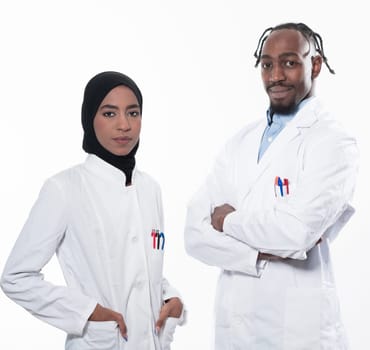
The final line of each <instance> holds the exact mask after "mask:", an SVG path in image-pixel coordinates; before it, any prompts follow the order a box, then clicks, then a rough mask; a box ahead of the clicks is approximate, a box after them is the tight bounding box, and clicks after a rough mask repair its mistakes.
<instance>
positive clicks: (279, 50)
mask: <svg viewBox="0 0 370 350" xmlns="http://www.w3.org/2000/svg"><path fill="white" fill-rule="evenodd" d="M310 46H312V44H311V45H310V44H309V42H308V41H307V39H306V38H305V37H304V36H303V35H302V34H301V33H300V32H298V31H297V30H294V29H280V30H277V31H274V32H272V33H271V34H270V35H269V36H268V38H267V39H266V42H265V43H264V45H263V48H262V53H261V75H262V80H263V84H264V87H265V90H266V92H267V94H268V96H269V99H270V107H271V109H272V110H273V111H274V112H277V113H281V114H287V113H290V112H291V111H292V110H294V109H295V107H296V106H297V105H298V104H299V103H300V102H301V101H302V100H303V99H304V98H306V97H309V96H310V95H311V94H312V84H313V79H314V78H316V77H317V76H318V74H319V72H320V68H321V56H315V57H313V55H314V48H313V47H310Z"/></svg>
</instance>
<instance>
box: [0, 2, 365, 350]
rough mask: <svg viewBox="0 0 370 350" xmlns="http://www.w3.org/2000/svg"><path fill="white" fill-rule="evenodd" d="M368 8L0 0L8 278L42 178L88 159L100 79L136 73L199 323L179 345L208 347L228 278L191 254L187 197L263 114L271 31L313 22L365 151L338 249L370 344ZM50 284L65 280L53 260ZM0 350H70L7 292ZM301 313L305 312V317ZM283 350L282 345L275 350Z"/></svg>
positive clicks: (145, 154) (0, 186)
mask: <svg viewBox="0 0 370 350" xmlns="http://www.w3.org/2000/svg"><path fill="white" fill-rule="evenodd" d="M365 3H366V2H365V1H363V2H361V1H359V0H352V1H351V2H348V1H346V2H340V1H322V0H321V1H316V0H311V1H305V2H304V1H302V2H298V1H286V0H280V1H279V0H266V1H246V0H244V1H242V0H239V1H237V0H223V1H222V0H203V1H202V0H186V1H174V0H172V1H170V0H168V1H164V0H162V1H154V0H153V1H151V0H146V1H145V0H135V1H129V0H127V1H124V0H121V1H118V0H104V1H97V0H89V1H87V0H86V1H77V0H76V1H72V0H64V1H50V0H49V1H46V0H45V1H41V0H33V1H27V0H18V1H3V2H2V3H1V5H0V33H1V34H0V38H1V41H0V43H1V56H0V57H1V58H0V62H1V64H0V99H1V108H0V115H1V116H0V118H1V128H0V155H1V158H0V159H1V164H2V165H1V172H0V180H1V181H0V210H1V212H0V218H1V236H0V237H1V241H0V242H1V244H0V270H2V268H3V265H4V263H5V260H6V258H7V256H8V254H9V252H10V249H11V247H12V245H13V244H14V241H15V239H16V237H17V235H18V233H19V231H20V230H21V227H22V225H23V223H24V221H25V219H26V217H27V215H28V212H29V210H30V207H31V206H32V204H33V202H34V201H35V199H36V197H37V194H38V191H39V189H40V186H41V185H42V183H43V181H44V180H45V179H46V178H47V177H49V176H51V175H52V174H54V173H55V172H57V171H60V170H62V169H64V168H67V167H69V166H71V165H74V164H76V163H79V162H81V161H83V160H84V158H85V153H84V152H83V151H82V148H81V140H82V128H81V124H80V106H81V102H82V93H83V88H84V86H85V84H86V82H87V81H88V80H89V79H90V78H91V77H92V76H93V75H95V74H96V73H98V72H101V71H104V70H118V71H121V72H123V73H126V74H128V75H129V76H131V77H132V78H133V79H134V80H135V81H136V82H137V84H138V85H139V87H140V88H141V90H142V93H143V96H144V111H143V112H144V114H143V130H142V135H141V144H140V148H139V151H138V155H137V161H138V166H139V167H140V168H141V169H142V170H145V171H147V172H149V173H150V174H151V175H153V176H154V177H155V178H156V179H157V180H158V181H159V182H160V184H161V186H162V190H163V199H164V205H165V215H166V237H167V242H166V246H167V255H166V259H165V275H166V277H167V278H168V279H169V280H170V282H171V283H172V284H173V285H175V286H176V287H177V288H178V289H179V290H180V291H181V293H182V295H183V297H184V299H185V301H186V305H187V308H188V310H189V318H188V324H187V325H186V326H184V327H182V328H178V331H177V333H176V336H175V342H174V344H173V350H182V349H196V350H197V349H209V348H210V344H211V337H212V322H213V313H212V310H213V298H214V290H215V283H216V278H217V275H218V270H217V269H216V268H213V267H209V266H206V265H203V264H201V263H200V262H198V261H196V260H194V259H192V258H190V257H189V256H187V255H186V253H185V251H184V248H183V246H184V245H183V226H184V218H185V212H186V203H187V202H188V200H189V198H190V196H191V195H192V194H193V193H194V192H195V190H196V189H197V187H198V186H199V185H200V183H201V182H202V181H203V180H204V178H205V176H206V174H207V172H208V171H209V169H210V167H211V165H212V162H213V160H214V157H215V155H216V154H217V152H218V151H219V149H220V147H221V146H222V145H223V144H224V142H225V140H226V139H227V138H229V137H230V136H231V135H232V134H234V133H235V132H236V131H237V130H239V129H240V128H241V127H242V126H243V125H245V124H246V123H248V122H250V121H252V120H254V119H256V118H260V117H263V115H264V111H265V109H266V107H267V98H266V96H265V93H264V91H263V88H262V84H261V82H260V76H259V69H255V68H254V58H253V52H254V50H255V47H256V44H257V40H258V38H259V36H260V34H261V33H262V32H263V30H264V29H265V28H267V27H270V26H274V25H276V24H279V23H282V22H286V21H294V22H298V21H303V22H305V23H306V24H308V25H309V26H311V27H312V28H313V29H314V30H316V31H317V32H319V33H320V34H321V35H322V37H323V39H324V48H325V51H326V54H327V56H328V58H329V63H330V64H331V65H332V67H333V68H334V69H335V70H336V72H337V74H336V75H334V76H332V75H331V74H329V72H328V71H327V69H326V67H325V66H323V70H322V74H321V75H320V77H319V79H318V89H317V94H318V95H321V96H322V97H323V98H325V99H326V101H327V102H328V103H329V104H331V106H332V108H333V109H334V110H336V111H337V112H338V118H339V119H340V120H341V121H342V123H343V124H344V125H345V126H346V128H347V129H349V130H350V131H351V133H352V134H354V135H355V136H356V137H357V139H358V143H359V147H360V150H361V158H362V159H361V168H360V174H359V181H358V186H357V192H356V196H355V199H354V204H355V207H356V209H357V213H356V214H355V216H354V217H353V219H352V220H351V221H350V222H349V224H348V225H347V226H346V228H345V229H344V230H343V231H342V234H341V235H340V236H339V238H338V239H337V240H336V241H335V242H334V244H333V246H332V248H333V249H332V251H333V259H334V266H335V272H336V279H337V285H338V293H339V296H340V300H341V309H342V315H343V320H344V323H345V326H346V328H347V332H348V335H349V338H350V342H351V344H352V349H355V350H357V349H360V350H362V349H364V348H366V347H367V344H369V331H368V327H369V323H368V316H369V314H370V305H369V296H370V283H369V280H370V274H369V273H368V271H369V269H368V266H369V265H370V264H369V259H368V258H367V257H368V254H367V251H368V246H369V243H370V242H369V224H368V217H369V214H368V212H369V205H368V200H369V182H370V180H368V179H370V172H369V166H368V165H367V160H368V159H369V137H368V135H367V134H368V126H367V125H368V118H369V97H368V95H369V87H368V84H369V81H370V79H369V78H370V75H369V64H368V60H369V57H370V52H369V44H368V40H369V35H368V32H369V29H368V16H367V13H368V11H367V10H366V9H365ZM45 274H46V278H47V279H49V280H51V281H55V282H56V283H63V282H62V277H61V274H60V271H59V268H58V265H57V264H56V262H55V259H53V260H52V262H51V263H50V265H49V266H47V267H46V269H45ZM0 311H1V312H0V330H1V331H0V332H1V337H0V349H4V350H5V349H38V350H42V349H48V350H49V349H63V344H64V337H65V335H64V333H63V332H62V331H60V330H57V329H54V328H53V327H51V326H49V325H47V324H44V323H42V322H40V321H38V320H37V319H35V318H34V317H33V316H31V315H29V314H28V313H27V312H26V311H24V310H23V309H21V308H20V307H19V306H17V305H16V304H15V303H13V302H12V301H10V300H9V299H8V298H7V297H6V296H5V295H4V294H3V293H0ZM302 317H304V315H302ZM271 350H273V349H271Z"/></svg>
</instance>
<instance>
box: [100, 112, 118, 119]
mask: <svg viewBox="0 0 370 350" xmlns="http://www.w3.org/2000/svg"><path fill="white" fill-rule="evenodd" d="M103 115H104V117H107V118H112V117H114V116H115V115H116V114H115V113H114V112H104V113H103Z"/></svg>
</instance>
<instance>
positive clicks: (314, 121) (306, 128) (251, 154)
mask: <svg viewBox="0 0 370 350" xmlns="http://www.w3.org/2000/svg"><path fill="white" fill-rule="evenodd" d="M265 126H266V122H265V120H261V121H258V122H256V123H253V124H251V125H250V126H248V127H245V128H244V129H243V130H241V131H240V132H239V133H238V134H237V135H236V136H235V137H233V138H232V139H231V140H230V141H229V142H228V143H227V144H226V146H225V148H224V150H223V151H222V152H221V154H220V155H219V157H218V159H217V161H216V164H215V167H214V169H213V172H212V173H211V174H210V176H209V177H208V179H207V181H206V182H205V184H204V185H203V186H202V187H201V189H200V190H199V192H197V194H196V195H195V196H194V197H193V199H192V200H191V201H190V203H189V206H188V213H187V219H186V228H185V246H186V250H187V252H188V253H189V254H190V255H192V256H193V257H195V258H197V259H199V260H201V261H203V262H204V263H206V264H209V265H214V266H218V267H219V268H221V275H220V278H219V281H218V287H217V293H216V303H215V304H216V305H215V313H216V315H215V323H216V324H215V348H216V349H217V350H231V349H232V350H237V349H238V350H249V349H251V350H252V349H253V350H324V349H325V350H344V349H347V345H346V344H347V343H346V338H345V331H344V329H343V326H342V323H341V319H340V312H339V306H338V300H337V296H336V290H335V283H334V277H333V272H332V266H331V261H330V254H329V242H330V241H331V240H332V239H334V238H335V236H336V235H337V233H338V232H339V230H340V229H341V228H342V227H343V225H344V224H345V223H346V222H347V221H348V219H349V218H350V216H351V215H352V214H353V212H354V209H353V208H352V207H351V205H350V204H349V203H350V200H351V198H352V195H353V191H354V186H355V181H356V173H357V158H358V151H357V146H356V141H355V140H354V139H353V138H352V137H350V136H348V135H347V134H346V133H345V132H344V131H343V130H342V129H341V128H340V126H339V125H338V124H337V123H336V122H335V121H334V120H333V119H332V118H331V117H330V114H329V113H328V112H327V111H326V110H325V109H324V108H323V107H322V105H321V104H320V102H319V101H318V100H317V98H313V99H311V100H310V101H308V102H307V104H306V105H305V106H304V107H303V108H302V109H301V110H300V111H299V112H298V114H297V115H296V116H295V117H294V119H293V120H292V121H291V122H290V123H289V124H288V125H287V126H286V127H285V128H284V129H283V130H282V131H281V133H280V134H279V135H278V136H277V138H276V139H275V140H274V141H273V142H272V144H271V145H270V147H269V148H268V149H267V151H266V153H265V154H264V156H263V157H262V159H261V160H260V162H259V163H257V157H258V149H259V146H260V141H261V137H262V134H263V131H264V129H265ZM277 176H278V177H280V178H281V179H288V185H289V194H287V188H286V186H284V187H282V190H283V196H281V193H280V187H277V186H275V178H276V177H277ZM224 203H228V204H230V205H232V206H233V207H234V208H235V209H236V211H235V212H233V213H231V214H229V215H228V216H226V218H225V221H224V225H223V231H224V232H223V233H220V232H218V231H215V230H214V229H213V228H212V226H211V224H210V214H211V213H212V211H213V208H214V207H215V206H219V205H222V204H224ZM320 238H322V241H321V243H319V244H316V243H317V242H318V240H319V239H320ZM258 252H264V253H270V254H273V255H277V256H280V257H284V258H289V259H285V260H280V261H272V260H271V261H264V260H258V261H257V255H258Z"/></svg>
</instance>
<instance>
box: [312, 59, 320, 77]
mask: <svg viewBox="0 0 370 350" xmlns="http://www.w3.org/2000/svg"><path fill="white" fill-rule="evenodd" d="M311 60H312V71H311V78H312V80H313V79H316V78H317V77H318V75H319V74H320V71H321V66H322V57H321V56H320V55H316V56H312V58H311Z"/></svg>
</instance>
